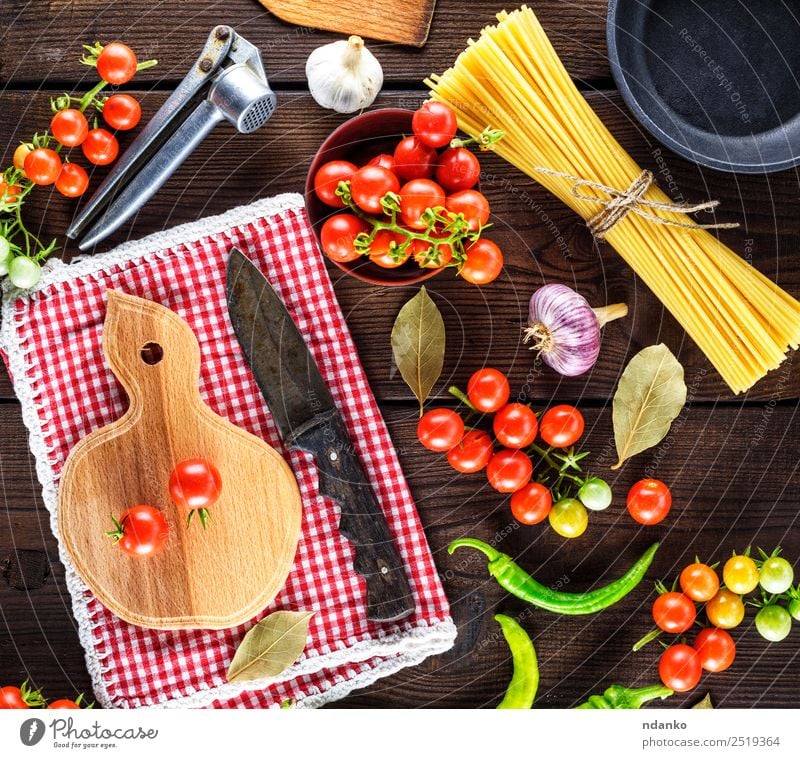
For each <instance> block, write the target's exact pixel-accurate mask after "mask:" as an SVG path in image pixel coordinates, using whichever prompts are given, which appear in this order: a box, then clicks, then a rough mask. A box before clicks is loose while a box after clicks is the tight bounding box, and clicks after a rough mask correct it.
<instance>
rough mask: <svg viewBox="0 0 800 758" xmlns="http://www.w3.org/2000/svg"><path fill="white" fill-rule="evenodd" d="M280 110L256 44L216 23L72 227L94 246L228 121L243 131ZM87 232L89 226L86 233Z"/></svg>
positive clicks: (72, 233)
mask: <svg viewBox="0 0 800 758" xmlns="http://www.w3.org/2000/svg"><path fill="white" fill-rule="evenodd" d="M274 110H275V93H274V92H273V91H272V89H271V88H270V86H269V82H268V81H267V75H266V72H265V71H264V66H263V64H262V62H261V55H260V53H259V51H258V49H257V48H256V47H255V46H254V45H252V44H250V43H249V42H248V41H247V40H246V39H245V38H244V37H242V36H240V35H238V34H237V33H236V32H235V31H234V30H233V29H232V28H231V27H229V26H217V27H215V28H214V29H212V31H211V34H210V35H209V37H208V41H207V42H206V44H205V47H204V48H203V52H202V53H201V54H200V57H199V58H198V59H197V61H196V63H195V64H194V66H192V69H191V70H190V71H189V73H188V74H187V75H186V76H185V77H184V79H183V81H182V82H181V83H180V84H179V85H178V87H177V89H176V90H175V91H174V92H173V93H172V94H171V95H170V96H169V98H168V99H167V101H166V102H165V103H164V105H162V106H161V108H160V109H159V111H158V112H157V113H156V114H155V116H153V118H152V119H151V120H150V122H149V123H148V124H147V126H145V128H144V129H143V130H142V131H141V132H140V133H139V135H138V136H137V137H136V139H135V140H134V141H133V143H132V144H131V146H130V147H129V148H128V149H127V150H126V151H125V153H124V154H123V155H122V157H121V158H120V159H119V161H118V162H117V163H116V165H115V166H114V168H113V169H112V171H111V173H110V174H109V175H108V176H107V177H106V179H105V180H104V181H103V183H102V184H101V185H100V186H99V187H98V188H97V191H96V192H95V193H94V195H93V196H92V198H91V199H90V200H89V202H88V203H87V204H86V206H85V207H84V208H82V209H81V211H80V213H79V214H78V216H77V217H76V218H75V220H74V221H73V223H72V225H71V226H70V227H69V229H68V230H67V236H68V237H69V238H70V239H78V238H79V237H82V239H81V241H80V243H79V247H80V249H81V250H88V249H90V248H92V247H93V246H94V245H96V244H97V243H98V242H100V241H101V240H103V239H105V237H107V236H108V235H109V234H111V233H112V232H114V231H115V230H116V229H118V228H119V227H120V226H122V224H124V223H125V222H126V221H127V220H128V219H129V218H130V217H131V216H133V215H134V214H135V213H136V212H137V211H138V210H139V209H140V208H141V207H142V206H143V205H144V204H145V203H146V202H147V201H148V200H149V199H150V198H151V197H152V196H153V195H154V194H155V193H156V192H157V191H158V190H159V189H160V188H161V187H162V186H163V184H164V183H165V182H166V181H167V179H169V177H170V176H172V174H173V172H174V171H175V170H176V169H177V168H178V166H180V165H181V163H183V162H184V161H185V160H186V158H187V157H188V156H189V154H190V153H191V152H192V151H193V150H194V149H195V148H196V147H197V146H198V145H199V144H200V143H201V142H202V141H203V139H205V137H206V136H208V134H209V133H210V132H211V131H212V130H213V129H214V127H215V126H216V125H217V124H219V123H221V122H222V121H228V122H230V123H231V124H233V125H234V126H235V127H236V129H237V130H238V131H239V132H241V133H242V134H249V133H250V132H254V131H255V130H256V129H258V128H260V127H261V126H263V125H264V124H265V123H266V122H267V121H268V120H269V118H270V116H272V113H273V111H274ZM87 230H88V231H87Z"/></svg>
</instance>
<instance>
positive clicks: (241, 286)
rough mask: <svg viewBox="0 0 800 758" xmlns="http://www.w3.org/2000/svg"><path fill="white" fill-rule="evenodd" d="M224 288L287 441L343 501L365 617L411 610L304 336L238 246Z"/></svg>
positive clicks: (392, 551) (402, 577)
mask: <svg viewBox="0 0 800 758" xmlns="http://www.w3.org/2000/svg"><path fill="white" fill-rule="evenodd" d="M226 289H227V299H228V312H229V314H230V318H231V323H232V324H233V330H234V332H235V333H236V337H237V339H238V340H239V344H240V345H241V348H242V351H243V352H244V355H245V358H246V359H247V362H248V363H249V364H250V369H251V370H252V372H253V376H254V377H255V380H256V384H258V387H259V389H260V390H261V393H262V394H263V395H264V399H265V400H266V401H267V405H268V406H269V409H270V412H271V413H272V418H273V420H274V421H275V424H276V425H277V427H278V431H279V432H280V435H281V438H282V439H283V441H284V444H285V445H286V446H287V447H288V448H293V449H299V450H304V451H306V452H308V453H311V454H312V455H313V456H314V460H315V462H316V464H317V468H318V470H319V482H320V492H321V494H323V495H325V496H326V497H328V498H330V499H331V500H334V501H336V503H338V505H339V506H340V508H341V514H342V515H341V520H340V522H339V531H340V532H341V533H342V535H343V536H344V537H345V538H346V539H348V540H349V541H350V542H351V543H352V544H353V547H354V553H355V554H354V561H353V566H354V568H355V570H356V571H357V572H358V573H359V574H361V575H362V576H363V577H364V579H365V580H366V592H367V618H369V619H371V620H376V621H393V620H396V619H400V618H403V617H404V616H407V615H408V614H409V613H411V612H412V611H413V610H414V599H413V596H412V594H411V588H410V586H409V584H408V579H407V577H406V573H405V569H404V567H403V563H402V561H401V559H400V556H399V554H398V552H397V547H396V545H395V542H394V539H393V537H392V534H391V532H390V531H389V525H388V524H387V523H386V518H385V517H384V515H383V512H382V510H381V508H380V505H378V501H377V500H376V498H375V494H374V492H373V490H372V486H371V485H370V483H369V481H368V480H367V477H366V475H365V474H364V470H363V468H362V467H361V463H360V461H359V460H358V458H357V457H356V454H355V452H354V448H353V445H352V443H351V442H350V440H349V438H348V435H347V431H346V429H345V426H344V422H343V421H342V418H341V416H340V415H339V411H338V410H337V409H336V406H335V404H334V401H333V397H332V396H331V393H330V391H329V390H328V388H327V386H326V385H325V382H324V381H323V379H322V376H321V375H320V373H319V369H318V368H317V365H316V363H315V361H314V357H313V356H312V355H311V353H310V352H309V350H308V347H307V346H306V343H305V340H304V339H303V337H302V335H301V334H300V332H299V330H298V329H297V326H296V325H295V323H294V321H293V320H292V317H291V316H290V315H289V313H288V311H287V310H286V307H285V306H284V304H283V302H282V301H281V299H280V298H279V297H278V295H277V294H276V292H275V290H273V289H272V287H271V286H270V284H269V282H268V281H267V280H266V278H265V277H264V275H263V274H262V273H261V272H260V271H259V270H258V269H257V268H256V267H255V265H254V264H253V262H252V261H251V260H250V259H249V258H247V257H246V256H245V255H244V254H243V253H242V252H241V251H239V250H237V249H236V248H233V249H232V250H231V254H230V258H229V259H228V270H227V282H226Z"/></svg>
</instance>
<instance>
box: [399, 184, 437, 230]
mask: <svg viewBox="0 0 800 758" xmlns="http://www.w3.org/2000/svg"><path fill="white" fill-rule="evenodd" d="M443 207H444V190H443V189H442V188H441V187H440V186H439V185H438V184H436V182H432V181H431V180H430V179H412V180H411V181H410V182H406V183H405V184H404V185H403V187H402V188H401V189H400V217H401V219H402V221H403V223H404V224H405V225H406V226H407V227H409V228H411V229H417V230H420V229H425V228H426V227H427V226H428V222H427V221H425V219H424V218H423V215H424V213H425V211H427V210H428V209H429V208H443Z"/></svg>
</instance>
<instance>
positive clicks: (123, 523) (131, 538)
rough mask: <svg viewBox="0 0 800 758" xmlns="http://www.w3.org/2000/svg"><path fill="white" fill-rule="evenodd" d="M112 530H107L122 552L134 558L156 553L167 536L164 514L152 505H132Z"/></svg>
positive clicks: (161, 547) (167, 529)
mask: <svg viewBox="0 0 800 758" xmlns="http://www.w3.org/2000/svg"><path fill="white" fill-rule="evenodd" d="M115 526H116V527H117V528H116V529H114V530H113V531H109V532H107V534H108V536H109V537H111V538H112V539H113V540H114V544H115V545H119V547H120V549H121V550H122V552H123V553H125V554H127V555H130V556H133V557H135V558H147V557H151V556H154V555H158V553H160V552H161V551H162V550H163V549H164V545H165V544H166V542H167V538H168V537H169V524H167V520H166V518H164V514H163V513H162V512H161V511H160V510H158V508H153V506H152V505H134V506H133V507H132V508H128V510H127V511H125V513H123V514H122V518H121V519H120V520H119V521H118V522H117V521H115Z"/></svg>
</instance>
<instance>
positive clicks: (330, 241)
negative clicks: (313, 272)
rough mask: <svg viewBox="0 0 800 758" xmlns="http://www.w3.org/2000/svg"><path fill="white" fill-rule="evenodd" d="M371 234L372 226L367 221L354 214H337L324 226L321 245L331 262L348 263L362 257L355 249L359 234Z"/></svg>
mask: <svg viewBox="0 0 800 758" xmlns="http://www.w3.org/2000/svg"><path fill="white" fill-rule="evenodd" d="M369 232H370V226H369V224H367V222H366V221H362V220H361V219H360V218H358V217H356V216H354V215H353V214H352V213H337V214H336V215H335V216H331V217H330V218H329V219H327V220H326V221H325V223H324V224H323V225H322V231H321V232H320V235H319V237H320V244H321V245H322V250H323V252H324V253H325V255H327V256H328V257H329V258H330V259H331V260H334V261H338V262H339V263H347V262H349V261H354V260H356V259H357V258H359V257H360V255H361V253H359V252H358V250H356V249H355V246H354V241H355V238H356V237H358V235H359V234H369Z"/></svg>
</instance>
